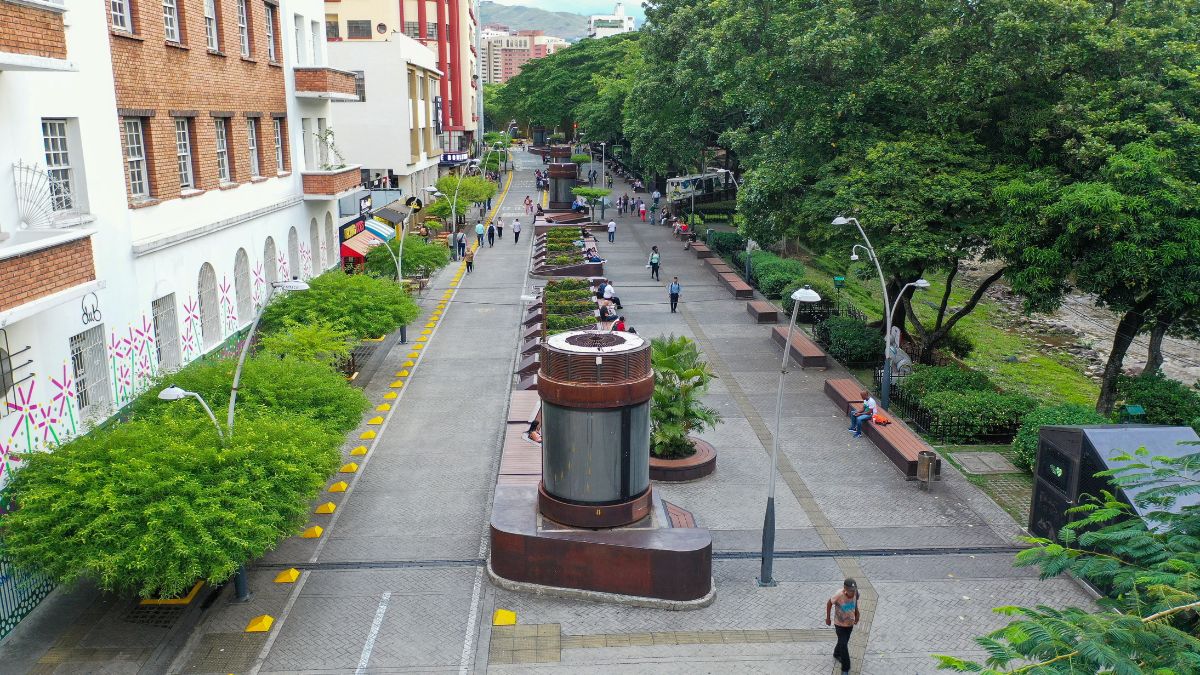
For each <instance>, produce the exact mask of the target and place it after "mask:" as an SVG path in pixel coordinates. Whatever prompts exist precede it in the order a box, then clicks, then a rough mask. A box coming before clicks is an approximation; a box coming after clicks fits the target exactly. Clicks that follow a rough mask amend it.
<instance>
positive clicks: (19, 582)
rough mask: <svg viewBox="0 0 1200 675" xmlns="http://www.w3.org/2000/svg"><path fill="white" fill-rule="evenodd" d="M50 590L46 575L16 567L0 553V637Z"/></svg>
mask: <svg viewBox="0 0 1200 675" xmlns="http://www.w3.org/2000/svg"><path fill="white" fill-rule="evenodd" d="M52 590H54V584H53V582H51V581H50V579H49V578H48V577H46V576H44V575H41V574H37V573H31V572H26V571H24V570H20V569H17V568H16V567H13V565H12V562H11V561H9V559H8V558H7V557H5V555H4V554H3V553H0V639H3V638H4V636H6V635H8V634H9V633H10V632H12V629H14V628H16V627H17V624H18V623H20V622H21V619H24V618H25V616H26V615H28V614H29V613H30V612H32V611H33V609H34V608H35V607H37V606H38V603H39V602H41V601H42V599H44V598H45V597H46V596H47V595H50V591H52Z"/></svg>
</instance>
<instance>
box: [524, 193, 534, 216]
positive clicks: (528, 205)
mask: <svg viewBox="0 0 1200 675" xmlns="http://www.w3.org/2000/svg"><path fill="white" fill-rule="evenodd" d="M525 213H533V198H532V197H530V196H529V195H525Z"/></svg>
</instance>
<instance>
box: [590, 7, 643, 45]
mask: <svg viewBox="0 0 1200 675" xmlns="http://www.w3.org/2000/svg"><path fill="white" fill-rule="evenodd" d="M635 30H637V24H636V23H635V21H634V18H633V17H632V16H629V15H628V14H626V13H625V3H623V2H618V3H617V6H616V7H615V8H614V9H613V13H612V14H593V15H592V16H591V17H589V18H588V37H590V38H606V37H610V36H612V35H620V34H621V33H632V32H634V31H635Z"/></svg>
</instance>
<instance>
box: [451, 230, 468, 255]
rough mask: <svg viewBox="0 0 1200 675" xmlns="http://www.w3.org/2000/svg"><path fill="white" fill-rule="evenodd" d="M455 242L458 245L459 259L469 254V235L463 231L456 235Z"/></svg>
mask: <svg viewBox="0 0 1200 675" xmlns="http://www.w3.org/2000/svg"><path fill="white" fill-rule="evenodd" d="M454 241H455V242H457V243H458V257H460V258H461V257H463V256H464V255H466V253H467V233H466V232H463V231H462V230H459V231H458V234H456V235H454Z"/></svg>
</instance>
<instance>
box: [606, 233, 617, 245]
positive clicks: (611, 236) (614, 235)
mask: <svg viewBox="0 0 1200 675" xmlns="http://www.w3.org/2000/svg"><path fill="white" fill-rule="evenodd" d="M616 240H617V233H616V232H609V233H608V243H610V244H611V243H613V242H614V241H616Z"/></svg>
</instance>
